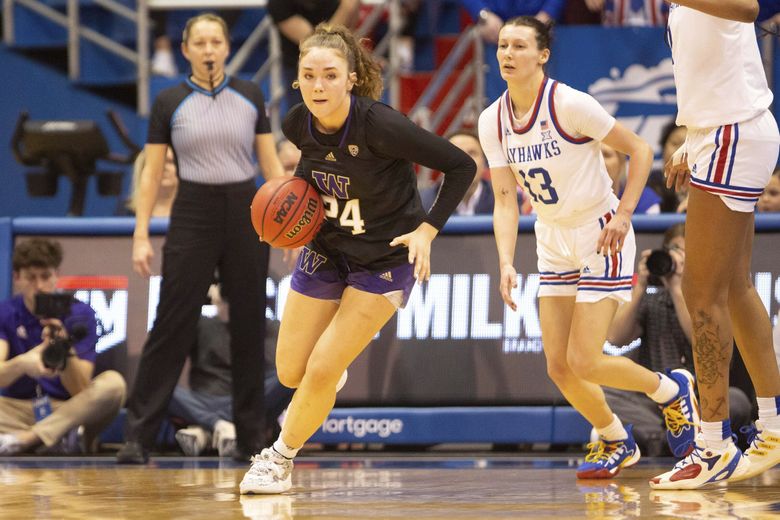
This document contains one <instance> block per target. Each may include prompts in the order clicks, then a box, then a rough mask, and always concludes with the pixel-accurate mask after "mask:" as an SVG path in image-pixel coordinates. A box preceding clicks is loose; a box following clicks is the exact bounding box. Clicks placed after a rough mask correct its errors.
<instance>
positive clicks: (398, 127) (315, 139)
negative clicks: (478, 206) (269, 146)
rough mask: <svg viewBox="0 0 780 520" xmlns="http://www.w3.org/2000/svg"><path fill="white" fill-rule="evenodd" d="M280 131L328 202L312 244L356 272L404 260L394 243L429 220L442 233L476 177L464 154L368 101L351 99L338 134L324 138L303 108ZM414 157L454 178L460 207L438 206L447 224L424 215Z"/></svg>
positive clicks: (306, 175)
mask: <svg viewBox="0 0 780 520" xmlns="http://www.w3.org/2000/svg"><path fill="white" fill-rule="evenodd" d="M378 117H379V118H381V121H377V118H378ZM282 129H283V131H284V134H285V135H286V136H287V138H288V139H289V140H290V141H291V142H292V143H294V144H295V145H297V146H298V148H300V149H301V152H302V156H301V161H300V163H299V164H298V169H297V171H296V175H297V176H300V177H303V178H305V179H306V180H307V181H308V182H309V183H311V185H312V186H314V187H315V188H316V189H317V191H318V192H319V193H320V195H321V196H322V199H323V202H324V203H325V210H326V216H327V220H326V222H325V224H324V225H323V227H322V229H321V231H320V232H319V234H318V235H317V237H316V238H315V240H314V243H313V244H312V245H313V247H314V248H315V249H318V250H321V251H322V252H323V253H324V254H325V255H326V256H329V257H331V258H333V259H334V260H335V261H337V262H343V261H346V264H347V266H349V267H350V268H352V267H357V268H362V269H368V270H372V271H373V270H381V269H383V268H386V267H392V266H396V265H399V264H401V263H403V262H405V261H406V258H407V254H408V251H407V249H406V248H404V247H390V245H389V244H390V241H391V240H392V239H393V238H395V237H396V236H399V235H403V234H405V233H409V232H411V231H413V230H414V229H416V228H417V226H419V225H420V223H422V222H423V221H424V220H428V221H429V222H430V223H431V224H432V225H434V226H435V227H437V228H441V227H442V226H443V224H444V222H445V221H446V219H447V217H448V216H449V214H450V213H451V212H452V211H453V210H454V208H455V207H456V206H457V204H458V202H459V201H460V199H461V198H462V197H463V194H464V193H465V191H466V189H467V188H468V185H469V184H470V182H471V179H472V178H473V175H474V170H475V167H474V162H473V161H472V160H471V158H470V157H468V156H467V155H466V154H465V153H463V152H462V151H460V149H458V148H457V147H455V146H453V145H451V144H450V143H449V142H448V141H446V140H444V139H441V138H440V137H438V136H435V135H433V134H430V133H429V132H426V131H425V130H423V129H421V128H419V127H418V126H417V125H415V124H414V123H412V122H411V121H409V120H408V119H407V118H406V117H405V116H403V115H402V114H400V113H399V112H396V111H395V110H393V109H391V108H390V107H387V106H386V105H383V104H381V103H379V102H377V101H374V100H373V99H370V98H365V97H359V96H353V97H352V102H351V106H350V113H349V116H348V118H347V120H346V122H345V123H344V125H343V126H342V128H341V129H340V130H339V131H338V132H337V133H335V134H322V133H320V132H319V131H318V130H317V129H316V128H315V127H314V122H313V120H312V115H311V112H309V110H308V109H307V108H306V106H305V105H304V104H299V105H296V106H295V107H293V108H292V109H291V110H290V112H289V113H288V114H287V116H286V117H285V120H284V124H283V125H282ZM418 133H419V135H418ZM399 134H404V135H405V139H399V137H398V136H399ZM423 134H424V137H423ZM393 141H395V144H397V146H394V142H393ZM404 143H407V144H404ZM410 147H412V148H417V149H416V150H409V148H410ZM426 150H427V151H429V152H430V153H429V154H427V155H425V154H424V153H423V154H421V153H420V152H421V151H423V152H424V151H426ZM420 157H423V159H420ZM412 160H414V161H415V162H419V163H421V164H425V165H426V166H430V167H432V168H436V169H440V170H442V171H444V172H445V173H450V172H451V173H453V175H452V176H451V177H446V180H447V181H449V182H451V183H452V184H453V185H452V186H451V190H450V191H452V192H453V193H454V195H455V197H454V204H450V201H445V203H444V204H443V206H446V205H451V206H452V207H451V208H450V209H449V210H448V211H447V208H445V207H440V208H439V210H440V211H439V212H440V213H441V211H442V210H444V211H446V215H444V218H443V219H442V218H441V217H435V216H434V213H433V211H432V213H431V215H430V216H428V215H426V213H425V210H424V209H423V207H422V203H421V201H420V196H419V194H418V192H417V179H416V176H415V172H414V168H413V166H412ZM432 163H435V164H432ZM469 163H470V165H471V171H470V172H469ZM469 173H470V175H469ZM455 185H457V186H455ZM460 188H462V190H461V189H460ZM450 198H452V197H450ZM440 199H441V197H440ZM438 203H441V201H439V202H438ZM438 203H437V204H438Z"/></svg>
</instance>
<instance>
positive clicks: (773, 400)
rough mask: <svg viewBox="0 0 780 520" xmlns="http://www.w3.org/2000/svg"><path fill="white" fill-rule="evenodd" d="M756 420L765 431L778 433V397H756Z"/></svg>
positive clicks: (779, 418) (779, 398)
mask: <svg viewBox="0 0 780 520" xmlns="http://www.w3.org/2000/svg"><path fill="white" fill-rule="evenodd" d="M756 401H758V419H759V420H760V421H761V424H762V425H763V426H764V428H766V429H767V430H772V431H774V432H780V416H778V415H777V411H778V408H780V396H779V397H757V398H756Z"/></svg>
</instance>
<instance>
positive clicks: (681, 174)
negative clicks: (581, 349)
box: [650, 0, 780, 489]
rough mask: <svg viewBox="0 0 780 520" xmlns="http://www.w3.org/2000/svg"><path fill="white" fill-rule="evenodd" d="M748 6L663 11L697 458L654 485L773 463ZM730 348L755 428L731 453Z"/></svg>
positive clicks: (716, 3)
mask: <svg viewBox="0 0 780 520" xmlns="http://www.w3.org/2000/svg"><path fill="white" fill-rule="evenodd" d="M758 10H759V6H758V2H757V1H756V0H679V1H678V2H677V3H676V4H671V6H670V14H669V26H668V30H667V40H668V43H669V45H670V46H671V49H672V59H673V62H674V78H675V83H676V85H677V104H678V107H679V110H678V114H679V115H678V118H677V123H678V124H680V125H685V126H687V127H688V136H687V139H686V142H685V144H683V146H682V147H681V148H680V149H679V150H678V151H677V152H676V153H675V154H674V156H673V157H672V159H671V160H670V161H669V164H667V165H666V168H665V173H666V175H667V185H668V186H669V187H671V186H672V185H674V184H676V185H677V187H678V188H679V187H681V186H683V185H684V184H686V183H687V182H688V180H689V179H690V184H691V186H692V187H693V188H694V189H691V190H690V196H689V202H688V218H687V223H686V225H685V243H686V253H687V254H686V262H685V274H684V275H683V295H684V297H685V303H686V306H687V307H688V310H689V311H690V314H691V318H692V320H693V353H694V356H693V357H694V363H695V365H696V376H697V379H698V390H699V397H700V398H701V415H702V423H701V434H700V436H699V437H698V438H697V440H696V449H695V450H694V452H693V453H691V455H690V456H689V457H686V458H685V459H683V460H682V461H680V462H678V463H677V465H675V467H674V468H673V469H672V470H671V471H668V472H667V473H664V474H662V475H659V476H658V477H656V478H654V479H652V480H651V481H650V485H651V486H652V487H654V488H661V489H680V488H684V489H691V488H697V487H701V486H704V485H707V484H714V483H717V482H721V481H724V480H729V481H733V480H742V479H745V478H750V477H752V476H755V475H757V474H759V473H761V472H763V471H765V470H766V469H768V468H770V467H772V466H774V465H775V464H777V463H778V462H780V418H779V417H778V409H780V397H778V396H780V373H778V368H777V363H776V361H775V355H774V351H773V346H772V331H771V327H770V322H769V317H768V315H767V312H766V309H765V307H764V305H763V304H762V302H761V299H760V298H759V296H758V293H757V292H756V289H755V288H754V287H753V285H752V283H751V275H750V257H751V251H752V248H753V230H754V209H755V205H756V202H757V200H758V198H759V197H760V195H761V193H762V191H763V190H764V188H765V187H766V185H767V183H768V182H769V179H770V177H771V174H772V170H773V169H774V167H775V164H776V161H777V154H778V143H780V137H779V136H778V130H777V124H776V122H775V120H774V117H772V114H771V113H770V112H769V110H768V107H769V105H770V104H771V102H772V92H771V91H770V90H769V88H768V87H767V82H766V77H765V76H764V70H763V66H762V64H761V57H760V55H759V51H758V44H757V42H756V32H755V27H754V25H753V22H754V20H755V18H756V16H757V15H758ZM735 339H736V343H737V345H738V347H739V350H740V353H741V355H742V359H744V361H745V365H746V366H747V369H748V371H749V373H750V377H751V379H752V381H753V384H754V385H755V389H756V395H757V396H758V408H759V421H757V422H756V426H755V427H754V428H753V429H752V430H751V431H749V432H748V439H749V442H750V446H749V448H748V449H747V451H746V452H745V453H744V455H743V454H742V453H740V451H739V450H738V449H737V447H736V446H735V445H734V443H733V441H732V432H731V425H730V424H729V420H728V417H729V407H728V386H729V378H728V374H729V362H730V360H731V355H732V349H733V342H734V340H735Z"/></svg>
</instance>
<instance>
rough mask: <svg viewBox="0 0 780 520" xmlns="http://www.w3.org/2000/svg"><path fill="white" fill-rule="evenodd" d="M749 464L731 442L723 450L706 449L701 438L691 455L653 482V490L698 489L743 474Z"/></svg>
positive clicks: (651, 481)
mask: <svg viewBox="0 0 780 520" xmlns="http://www.w3.org/2000/svg"><path fill="white" fill-rule="evenodd" d="M749 468H750V462H749V461H748V459H747V458H746V457H744V456H743V455H742V452H741V451H739V448H737V446H736V445H735V444H734V443H733V442H731V441H729V443H728V445H727V446H726V447H725V448H723V449H720V450H718V449H714V448H709V447H707V446H706V443H705V441H704V439H702V438H701V437H699V438H698V439H697V440H696V442H695V443H694V448H693V451H692V452H691V454H690V455H688V456H687V457H685V458H684V459H682V460H681V461H679V462H678V463H677V464H675V465H674V467H673V468H672V469H671V471H667V472H666V473H663V474H661V475H658V476H657V477H655V478H653V479H650V487H651V488H653V489H697V488H700V487H702V486H706V485H709V484H717V483H719V482H724V481H725V480H727V479H730V478H737V477H739V476H741V475H743V474H744V473H745V472H747V471H748V469H749Z"/></svg>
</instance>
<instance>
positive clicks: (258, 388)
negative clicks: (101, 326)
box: [126, 181, 269, 454]
mask: <svg viewBox="0 0 780 520" xmlns="http://www.w3.org/2000/svg"><path fill="white" fill-rule="evenodd" d="M255 191H256V189H255V185H254V182H252V181H247V182H242V183H236V184H223V185H206V184H197V183H192V182H186V181H182V182H181V183H180V185H179V190H178V193H177V195H176V201H175V202H174V205H173V210H172V214H171V220H170V226H169V228H168V236H167V238H166V241H165V245H164V246H163V259H162V283H161V287H160V302H159V304H158V307H157V317H156V319H155V321H154V326H153V328H152V330H151V331H150V333H149V336H148V338H147V340H146V343H145V344H144V347H143V351H142V353H141V359H140V362H139V365H138V369H137V374H136V378H135V384H134V385H133V388H132V391H131V393H130V398H129V399H128V403H127V408H128V422H127V432H126V435H127V440H128V441H136V442H140V443H141V444H142V445H143V446H144V447H145V448H146V449H151V448H152V447H153V446H154V443H155V439H156V436H157V432H158V430H159V428H160V423H161V422H162V419H163V418H164V416H165V413H166V410H167V408H168V403H169V401H170V399H171V395H172V394H173V390H174V388H175V387H176V383H177V382H178V380H179V376H180V374H181V371H182V368H183V367H184V363H185V361H186V359H187V355H188V353H189V352H190V349H191V347H192V346H193V345H194V344H195V341H196V340H197V324H198V319H199V317H200V312H201V306H202V305H203V304H204V302H205V298H206V293H207V291H208V287H209V285H210V284H211V283H212V281H213V279H214V270H215V268H218V270H219V279H220V282H221V284H222V296H223V298H224V299H225V300H227V303H228V305H229V313H230V323H229V330H230V338H231V339H230V357H231V363H232V366H231V370H232V377H233V418H234V423H235V425H236V436H237V444H238V450H239V453H244V454H251V453H259V452H260V450H261V449H262V448H263V446H264V445H265V441H266V439H264V431H265V424H264V413H263V412H264V403H263V381H264V379H265V377H264V374H265V357H264V344H265V306H266V294H265V280H266V276H267V272H268V252H269V251H268V246H267V245H265V244H262V243H260V242H259V240H258V238H257V234H256V233H255V232H254V230H253V228H252V223H251V220H250V214H249V206H250V203H251V201H252V197H253V196H254V194H255Z"/></svg>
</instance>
